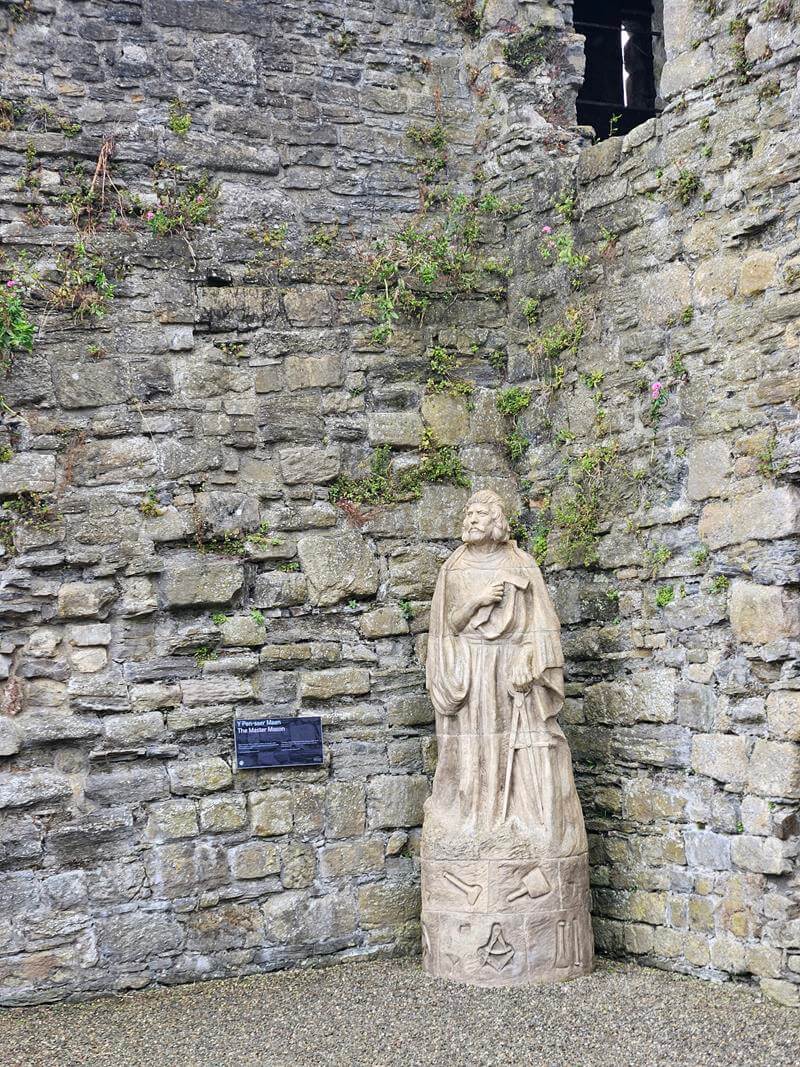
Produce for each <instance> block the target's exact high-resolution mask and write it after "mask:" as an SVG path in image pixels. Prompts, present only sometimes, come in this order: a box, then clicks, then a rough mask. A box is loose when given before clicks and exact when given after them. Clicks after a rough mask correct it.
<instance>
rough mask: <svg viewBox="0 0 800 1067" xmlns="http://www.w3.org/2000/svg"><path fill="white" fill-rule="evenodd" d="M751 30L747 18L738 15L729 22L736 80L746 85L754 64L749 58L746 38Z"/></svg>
mask: <svg viewBox="0 0 800 1067" xmlns="http://www.w3.org/2000/svg"><path fill="white" fill-rule="evenodd" d="M749 30H750V26H749V25H748V22H747V19H746V18H741V17H739V16H737V17H736V18H732V19H731V21H730V22H729V23H728V33H729V34H730V37H731V51H732V53H733V69H734V71H735V73H736V80H737V81H738V82H739V84H740V85H746V84H747V83H748V81H749V80H750V72H751V70H752V67H753V64H752V63H751V62H750V60H749V59H748V58H747V50H746V48H745V44H744V42H745V38H746V37H747V34H748V32H749Z"/></svg>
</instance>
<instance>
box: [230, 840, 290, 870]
mask: <svg viewBox="0 0 800 1067" xmlns="http://www.w3.org/2000/svg"><path fill="white" fill-rule="evenodd" d="M230 864H231V874H232V875H233V877H234V878H269V876H270V875H276V874H280V871H281V856H280V852H279V851H278V849H277V848H276V847H275V846H274V845H268V844H267V843H266V842H265V841H246V842H245V843H244V844H243V845H236V847H235V848H232V849H231V851H230Z"/></svg>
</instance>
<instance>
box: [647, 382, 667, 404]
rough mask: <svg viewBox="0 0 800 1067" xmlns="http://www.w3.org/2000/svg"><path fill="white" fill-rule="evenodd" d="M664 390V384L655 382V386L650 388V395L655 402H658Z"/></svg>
mask: <svg viewBox="0 0 800 1067" xmlns="http://www.w3.org/2000/svg"><path fill="white" fill-rule="evenodd" d="M663 388H664V383H663V382H653V384H652V385H651V386H650V395H651V396H652V398H653V400H658V398H659V397H660V396H661V390H662V389H663Z"/></svg>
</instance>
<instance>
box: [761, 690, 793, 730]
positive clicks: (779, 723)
mask: <svg viewBox="0 0 800 1067" xmlns="http://www.w3.org/2000/svg"><path fill="white" fill-rule="evenodd" d="M767 723H768V724H769V732H770V733H771V734H772V736H773V737H777V738H779V739H780V740H784V741H800V690H796V689H779V690H776V691H775V692H772V693H770V694H769V696H768V697H767Z"/></svg>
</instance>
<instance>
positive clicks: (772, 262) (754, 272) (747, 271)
mask: <svg viewBox="0 0 800 1067" xmlns="http://www.w3.org/2000/svg"><path fill="white" fill-rule="evenodd" d="M776 266H777V257H776V255H775V253H774V252H751V253H750V255H749V256H746V257H745V259H744V260H743V262H742V266H741V270H740V271H739V293H740V295H741V296H754V295H755V294H756V293H763V292H764V290H765V289H769V287H770V286H771V285H772V283H773V282H774V281H775V268H776Z"/></svg>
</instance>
